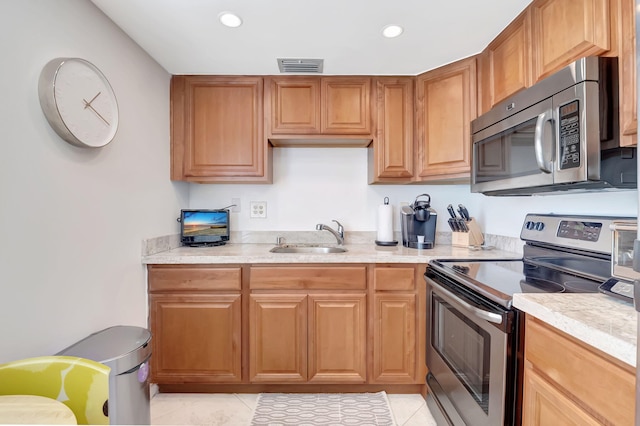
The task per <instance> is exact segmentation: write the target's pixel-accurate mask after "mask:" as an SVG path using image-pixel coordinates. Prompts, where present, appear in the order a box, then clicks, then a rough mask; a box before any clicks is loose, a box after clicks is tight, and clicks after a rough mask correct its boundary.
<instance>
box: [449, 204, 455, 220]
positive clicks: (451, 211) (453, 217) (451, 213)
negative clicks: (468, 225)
mask: <svg viewBox="0 0 640 426" xmlns="http://www.w3.org/2000/svg"><path fill="white" fill-rule="evenodd" d="M447 211H448V212H449V216H451V218H452V219H457V216H456V211H455V210H454V209H453V206H452V205H451V204H449V205H448V206H447Z"/></svg>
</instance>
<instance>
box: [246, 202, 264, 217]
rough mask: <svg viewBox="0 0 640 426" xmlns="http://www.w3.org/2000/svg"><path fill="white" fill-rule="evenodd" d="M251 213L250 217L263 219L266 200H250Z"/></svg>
mask: <svg viewBox="0 0 640 426" xmlns="http://www.w3.org/2000/svg"><path fill="white" fill-rule="evenodd" d="M250 205H251V213H250V217H251V218H252V219H254V218H260V219H265V218H266V217H267V202H266V201H251V203H250Z"/></svg>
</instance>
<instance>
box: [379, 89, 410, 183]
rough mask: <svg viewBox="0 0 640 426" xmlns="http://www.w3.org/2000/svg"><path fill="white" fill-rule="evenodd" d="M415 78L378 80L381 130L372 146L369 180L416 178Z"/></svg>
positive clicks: (401, 180) (403, 180)
mask: <svg viewBox="0 0 640 426" xmlns="http://www.w3.org/2000/svg"><path fill="white" fill-rule="evenodd" d="M413 81H414V78H413V77H407V78H392V77H388V78H382V77H381V78H377V79H376V81H375V94H376V114H377V120H376V126H377V130H376V138H375V139H374V142H373V144H372V146H371V147H370V149H369V171H370V173H371V172H373V176H371V177H370V178H369V182H372V183H378V182H410V181H411V178H412V177H413V167H414V166H413V162H414V160H413V157H414V156H413V93H414V89H413Z"/></svg>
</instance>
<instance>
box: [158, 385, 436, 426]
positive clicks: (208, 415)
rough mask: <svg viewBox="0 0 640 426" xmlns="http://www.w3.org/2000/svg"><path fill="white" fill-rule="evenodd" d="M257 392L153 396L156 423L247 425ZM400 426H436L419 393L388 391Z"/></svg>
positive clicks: (394, 414) (161, 394) (218, 425)
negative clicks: (391, 392)
mask: <svg viewBox="0 0 640 426" xmlns="http://www.w3.org/2000/svg"><path fill="white" fill-rule="evenodd" d="M257 397H258V394H247V393H243V394H236V393H234V394H229V393H225V394H220V393H218V394H202V393H159V394H156V395H155V396H154V397H153V398H152V399H151V424H153V425H169V424H171V425H211V426H222V425H224V426H246V425H248V424H249V423H250V421H251V416H252V414H253V409H254V407H255V405H256V399H257ZM387 397H388V398H389V404H390V405H391V410H392V411H393V416H394V418H395V421H396V424H397V425H398V426H418V425H420V426H436V422H435V420H434V419H433V417H432V416H431V413H430V412H429V409H428V408H427V405H426V403H425V401H424V398H422V396H421V395H418V394H387Z"/></svg>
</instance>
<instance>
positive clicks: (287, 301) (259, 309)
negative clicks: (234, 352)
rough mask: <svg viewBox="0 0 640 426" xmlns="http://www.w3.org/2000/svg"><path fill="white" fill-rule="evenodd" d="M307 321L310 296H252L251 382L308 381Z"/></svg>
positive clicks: (250, 324) (250, 329)
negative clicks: (308, 297) (308, 298)
mask: <svg viewBox="0 0 640 426" xmlns="http://www.w3.org/2000/svg"><path fill="white" fill-rule="evenodd" d="M307 319H308V314H307V295H306V294H253V295H251V298H250V305H249V336H250V337H249V346H250V347H251V350H250V355H249V380H250V381H252V382H283V383H291V382H297V383H300V382H306V381H307V378H308V375H307Z"/></svg>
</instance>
